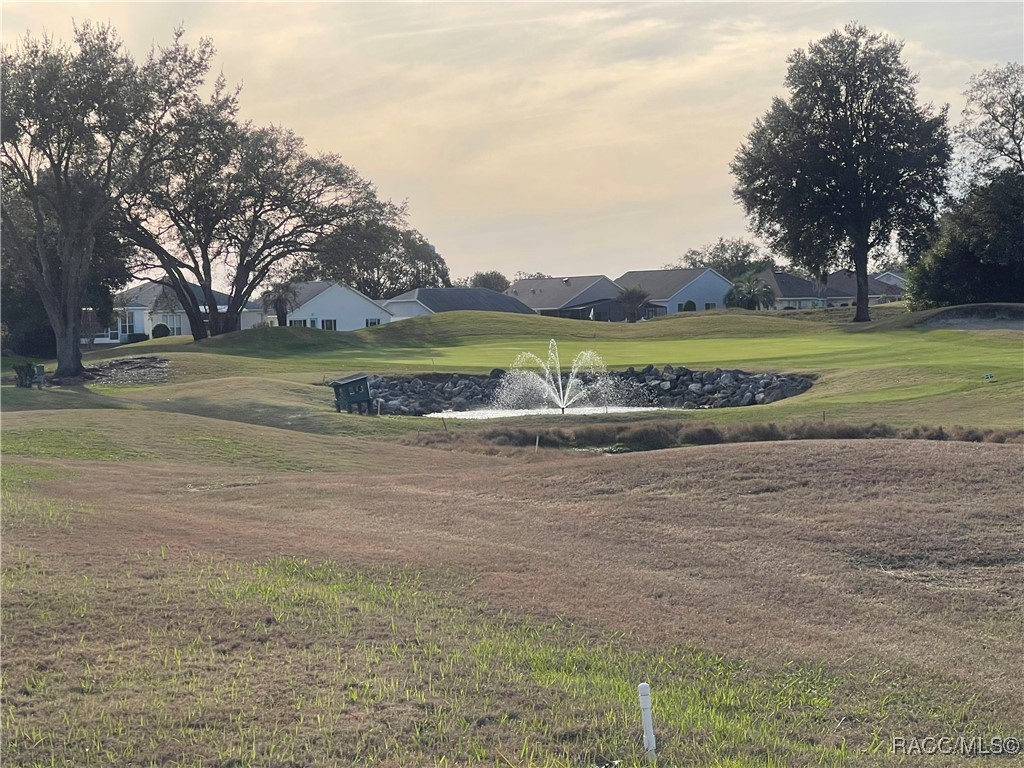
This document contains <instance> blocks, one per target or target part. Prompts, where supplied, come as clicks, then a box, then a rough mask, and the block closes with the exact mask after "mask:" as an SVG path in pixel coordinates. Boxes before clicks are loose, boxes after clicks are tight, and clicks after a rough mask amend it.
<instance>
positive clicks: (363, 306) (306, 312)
mask: <svg viewBox="0 0 1024 768" xmlns="http://www.w3.org/2000/svg"><path fill="white" fill-rule="evenodd" d="M292 286H293V287H294V288H295V301H294V302H293V308H292V309H291V310H290V311H289V312H288V317H287V323H288V325H290V326H293V327H300V328H318V329H320V330H324V331H355V330H358V329H359V328H370V327H371V326H374V325H383V324H384V323H390V322H391V320H392V318H393V315H392V314H391V312H389V311H388V310H387V309H385V308H384V307H383V306H381V305H380V304H378V303H377V302H376V301H374V300H373V299H371V298H370V297H369V296H366V295H365V294H362V293H360V292H359V291H357V290H356V289H355V288H352V287H350V286H348V285H345V284H344V283H330V282H325V281H315V282H304V283H292ZM266 321H267V323H268V324H269V325H277V315H276V314H275V313H274V312H273V311H268V312H267V315H266Z"/></svg>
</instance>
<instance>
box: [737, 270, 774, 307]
mask: <svg viewBox="0 0 1024 768" xmlns="http://www.w3.org/2000/svg"><path fill="white" fill-rule="evenodd" d="M725 306H727V307H739V308H740V309H771V308H772V307H774V306H775V292H774V291H772V289H771V286H769V285H768V283H766V282H765V281H764V280H762V279H761V278H760V277H758V276H757V275H746V276H744V277H741V278H739V279H738V280H737V281H736V282H735V283H733V286H732V288H731V289H730V290H729V293H727V294H726V295H725Z"/></svg>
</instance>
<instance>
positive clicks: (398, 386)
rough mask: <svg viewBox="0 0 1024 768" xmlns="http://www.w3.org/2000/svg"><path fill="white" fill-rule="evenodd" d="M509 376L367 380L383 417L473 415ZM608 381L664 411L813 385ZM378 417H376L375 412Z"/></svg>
mask: <svg viewBox="0 0 1024 768" xmlns="http://www.w3.org/2000/svg"><path fill="white" fill-rule="evenodd" d="M504 375H505V371H503V370H500V369H495V370H493V371H491V373H490V374H489V375H486V376H474V375H468V374H459V373H452V374H436V373H435V374H424V375H422V376H408V377H398V376H377V375H371V376H370V377H369V378H368V383H369V386H370V396H371V397H372V398H373V400H374V403H375V406H376V404H377V401H378V400H380V401H381V402H380V404H379V405H380V413H382V414H387V415H403V416H424V415H426V414H428V413H439V412H441V411H468V410H472V409H474V408H486V407H490V406H491V403H492V400H493V397H494V393H495V391H496V390H497V389H498V387H499V386H500V384H501V379H502V377H503V376H504ZM606 375H607V376H610V377H612V378H614V379H617V380H619V381H620V382H621V383H622V384H624V385H626V386H629V387H632V388H633V390H634V391H635V392H636V393H637V394H638V396H639V399H638V402H636V403H631V404H632V405H647V406H650V405H655V406H661V407H664V408H676V409H699V408H736V407H743V406H748V405H766V404H768V403H774V402H776V401H778V400H782V399H784V398H787V397H793V396H795V395H799V394H801V393H803V392H806V391H807V390H808V389H810V387H811V384H812V382H811V380H810V379H809V378H807V377H805V376H797V375H794V374H782V373H747V372H745V371H741V370H736V369H728V370H726V369H722V368H715V369H714V370H713V371H692V370H690V369H689V368H685V367H682V366H672V365H665V366H661V367H656V366H654V365H648V366H646V367H644V368H641V369H636V368H632V367H630V368H627V369H626V370H625V371H609V372H608V373H607V374H606ZM374 412H375V413H376V412H377V409H376V407H375V408H374Z"/></svg>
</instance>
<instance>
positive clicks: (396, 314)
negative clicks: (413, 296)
mask: <svg viewBox="0 0 1024 768" xmlns="http://www.w3.org/2000/svg"><path fill="white" fill-rule="evenodd" d="M384 308H385V309H387V310H388V311H389V312H391V314H392V315H393V317H392V318H391V319H392V320H405V319H406V318H409V317H421V316H423V315H432V314H433V312H431V311H430V310H429V309H427V308H426V307H425V306H423V305H422V304H420V303H419V302H418V301H413V300H405V299H403V300H401V301H397V300H395V299H391V300H390V301H385V302H384Z"/></svg>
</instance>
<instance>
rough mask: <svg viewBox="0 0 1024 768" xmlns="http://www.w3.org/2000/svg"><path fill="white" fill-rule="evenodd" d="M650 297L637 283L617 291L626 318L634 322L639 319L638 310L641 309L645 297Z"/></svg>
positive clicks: (645, 301)
mask: <svg viewBox="0 0 1024 768" xmlns="http://www.w3.org/2000/svg"><path fill="white" fill-rule="evenodd" d="M650 297H651V294H649V293H648V292H647V291H645V290H644V289H643V288H641V287H640V286H639V285H631V286H629V287H627V288H623V289H622V290H621V291H619V301H620V302H622V306H623V308H624V309H625V310H626V320H628V321H629V322H631V323H635V322H636V321H637V320H639V319H640V310H641V309H643V306H644V304H646V303H647V299H649V298H650Z"/></svg>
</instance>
